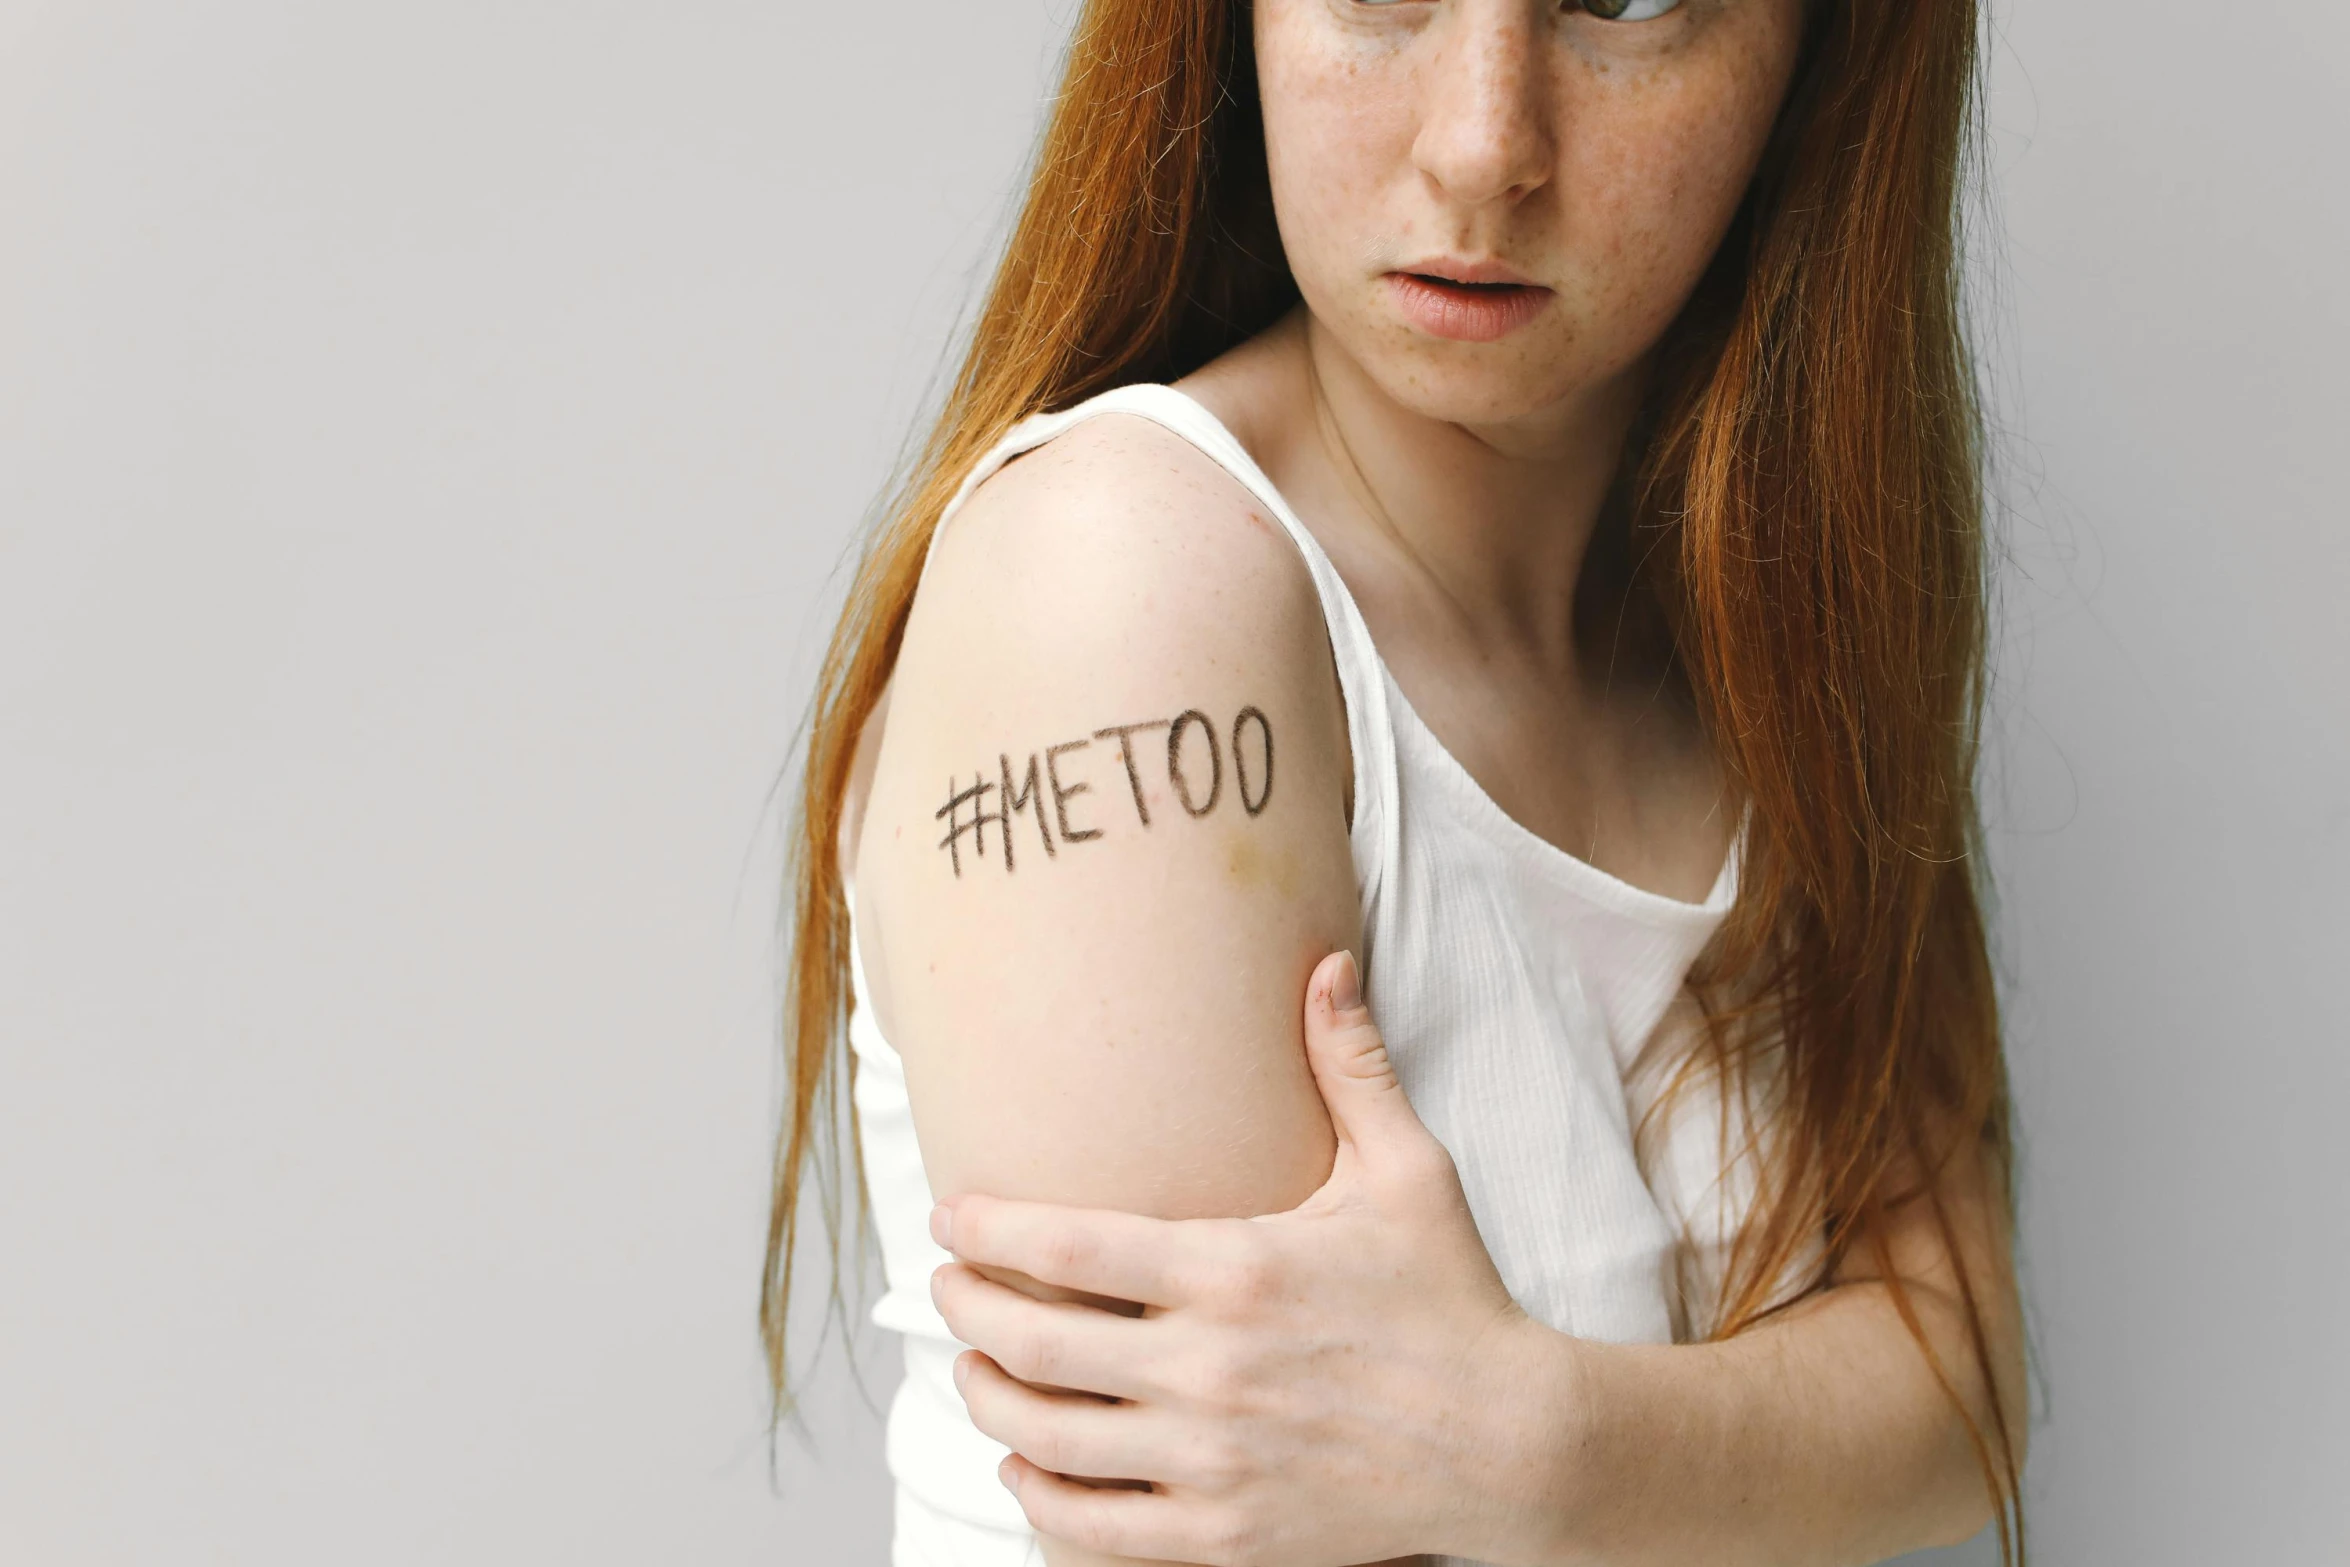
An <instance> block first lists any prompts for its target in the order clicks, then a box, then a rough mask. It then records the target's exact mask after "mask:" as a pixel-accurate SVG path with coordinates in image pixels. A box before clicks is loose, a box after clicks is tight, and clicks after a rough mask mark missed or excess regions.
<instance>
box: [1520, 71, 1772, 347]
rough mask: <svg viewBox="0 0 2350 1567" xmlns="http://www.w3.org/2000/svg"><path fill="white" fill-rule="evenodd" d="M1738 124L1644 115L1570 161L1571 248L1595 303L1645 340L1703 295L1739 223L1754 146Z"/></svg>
mask: <svg viewBox="0 0 2350 1567" xmlns="http://www.w3.org/2000/svg"><path fill="white" fill-rule="evenodd" d="M1755 139H1756V138H1753V137H1751V136H1749V135H1747V134H1746V133H1745V132H1744V131H1743V130H1742V129H1741V128H1740V127H1738V126H1737V124H1736V123H1735V121H1731V122H1729V123H1727V124H1726V123H1725V120H1724V119H1723V118H1721V117H1717V116H1708V115H1700V114H1691V113H1686V112H1667V113H1663V114H1658V115H1655V116H1644V117H1643V118H1642V120H1641V121H1640V122H1638V123H1634V124H1631V125H1627V126H1624V127H1622V128H1621V130H1620V131H1618V132H1616V133H1614V134H1610V135H1608V136H1607V137H1605V138H1597V137H1594V138H1590V139H1588V140H1585V141H1583V142H1581V143H1580V144H1578V145H1577V146H1576V147H1575V149H1574V150H1573V151H1571V152H1570V153H1569V155H1568V159H1567V167H1565V168H1564V169H1562V171H1561V179H1562V181H1563V182H1564V183H1565V185H1566V188H1567V189H1568V190H1569V191H1571V192H1572V193H1573V195H1572V197H1571V198H1570V200H1569V202H1568V207H1569V211H1570V216H1569V218H1568V220H1567V236H1568V240H1567V242H1568V244H1569V245H1570V246H1571V247H1572V248H1573V249H1575V250H1577V251H1579V252H1581V258H1580V261H1581V265H1580V266H1579V267H1578V269H1577V270H1580V271H1581V272H1582V273H1583V280H1584V289H1585V292H1586V295H1587V297H1588V299H1589V301H1590V303H1591V304H1592V305H1594V306H1597V307H1600V308H1601V309H1602V310H1604V311H1605V312H1607V314H1608V315H1609V316H1611V317H1613V318H1614V319H1616V320H1619V321H1621V322H1622V323H1623V325H1624V327H1625V328H1626V329H1627V330H1628V331H1630V332H1633V333H1635V334H1638V335H1641V336H1643V337H1644V338H1645V337H1650V336H1653V335H1654V334H1655V333H1656V332H1658V331H1661V330H1662V329H1663V327H1664V325H1665V324H1666V322H1668V321H1669V320H1670V319H1671V318H1672V316H1673V314H1674V313H1675V312H1676V311H1677V310H1679V308H1680V306H1681V303H1682V301H1683V300H1684V299H1685V298H1686V297H1687V295H1688V293H1689V290H1690V289H1692V288H1693V287H1695V286H1696V282H1697V279H1698V277H1699V276H1700V275H1701V274H1702V273H1703V272H1704V270H1705V267H1706V263H1707V262H1708V261H1709V260H1710V259H1711V258H1712V256H1713V253H1714V249H1715V247H1716V246H1717V245H1718V244H1719V243H1720V241H1721V236H1722V233H1723V231H1724V230H1725V229H1727V227H1728V226H1729V223H1730V220H1731V218H1732V217H1733V216H1734V215H1735V214H1736V212H1737V208H1738V203H1739V201H1740V199H1741V197H1742V196H1743V194H1744V191H1745V186H1746V181H1747V178H1748V176H1749V172H1750V170H1751V167H1752V162H1753V152H1754V147H1753V142H1754V141H1755Z"/></svg>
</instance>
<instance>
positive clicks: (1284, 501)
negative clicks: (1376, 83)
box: [931, 381, 1752, 930]
mask: <svg viewBox="0 0 2350 1567" xmlns="http://www.w3.org/2000/svg"><path fill="white" fill-rule="evenodd" d="M1106 413H1127V414H1134V415H1138V416H1140V417H1142V418H1146V419H1149V420H1150V421H1151V422H1152V423H1154V424H1158V425H1161V426H1163V427H1165V428H1167V429H1168V430H1170V431H1172V432H1173V433H1175V434H1176V435H1179V436H1182V437H1183V438H1184V439H1186V440H1188V441H1190V442H1191V444H1192V445H1194V446H1195V447H1197V448H1199V450H1201V451H1202V452H1204V453H1206V454H1207V455H1208V456H1209V457H1210V458H1211V459H1213V460H1214V461H1215V462H1216V463H1217V465H1218V466H1220V467H1222V468H1223V469H1224V470H1225V471H1226V472H1228V473H1229V474H1231V476H1232V477H1233V478H1234V479H1235V480H1236V481H1238V482H1239V484H1240V486H1241V487H1242V488H1243V489H1245V490H1247V491H1249V492H1250V493H1251V494H1252V495H1254V496H1255V497H1256V498H1257V499H1258V500H1259V501H1260V502H1262V503H1263V504H1264V505H1265V506H1266V507H1267V508H1268V509H1269V510H1271V511H1272V513H1273V515H1274V518H1275V520H1277V521H1278V522H1279V523H1280V524H1281V527H1282V531H1284V532H1285V533H1287V534H1288V535H1289V537H1290V540H1291V542H1292V543H1294V544H1295V545H1296V546H1297V549H1298V551H1299V553H1300V554H1302V555H1304V556H1305V558H1306V564H1307V567H1308V569H1309V571H1310V572H1311V573H1312V574H1313V575H1314V576H1315V578H1316V579H1317V580H1318V582H1320V583H1324V584H1326V585H1327V589H1328V590H1330V595H1331V596H1334V597H1335V598H1336V599H1337V601H1338V602H1337V603H1335V604H1333V603H1329V602H1327V601H1326V602H1325V605H1324V615H1323V619H1324V622H1325V627H1326V629H1327V631H1328V634H1329V636H1330V638H1331V642H1332V651H1333V653H1334V654H1336V655H1337V657H1338V660H1339V663H1340V666H1341V672H1342V674H1344V673H1345V672H1346V668H1347V665H1348V664H1349V663H1350V662H1353V660H1351V659H1350V657H1349V654H1350V652H1354V653H1357V654H1359V656H1360V661H1361V662H1362V663H1366V664H1368V666H1369V668H1370V671H1371V672H1372V673H1374V674H1375V676H1376V679H1377V682H1378V686H1379V688H1380V689H1379V690H1377V691H1375V692H1371V691H1366V692H1361V693H1359V694H1358V693H1356V692H1354V691H1352V690H1350V691H1348V692H1347V693H1346V695H1347V696H1348V698H1349V701H1350V704H1351V703H1352V702H1353V701H1356V700H1378V699H1380V698H1384V704H1383V705H1384V706H1385V707H1386V709H1387V710H1388V712H1389V713H1391V714H1394V715H1396V716H1397V717H1398V718H1400V720H1401V723H1400V725H1398V726H1396V727H1397V728H1399V729H1400V731H1401V732H1400V733H1395V732H1393V731H1392V730H1390V728H1389V726H1388V725H1385V724H1380V725H1376V726H1367V725H1365V724H1364V723H1363V718H1364V717H1366V716H1368V715H1356V714H1352V713H1350V714H1349V715H1348V725H1347V727H1348V733H1349V735H1350V738H1351V739H1352V741H1353V744H1354V745H1355V747H1356V749H1357V750H1358V752H1359V751H1360V750H1361V749H1362V747H1363V746H1364V744H1365V742H1366V740H1384V741H1386V742H1387V743H1389V744H1398V743H1400V744H1404V745H1408V746H1409V747H1410V748H1411V750H1412V752H1413V754H1414V756H1415V758H1416V759H1417V760H1419V761H1421V762H1422V763H1423V764H1424V767H1425V770H1426V772H1427V774H1428V775H1429V776H1430V777H1431V778H1432V779H1434V780H1435V781H1436V782H1437V783H1438V784H1439V785H1440V786H1441V788H1442V789H1443V792H1444V794H1445V796H1446V797H1447V799H1448V800H1449V801H1450V803H1451V804H1452V805H1453V807H1454V808H1455V809H1456V810H1457V811H1458V812H1459V813H1460V815H1461V816H1462V817H1463V818H1464V821H1465V824H1466V825H1468V826H1469V827H1471V828H1472V829H1473V830H1474V831H1475V832H1476V833H1477V835H1478V836H1479V837H1481V838H1483V839H1485V840H1486V841H1487V842H1489V843H1492V844H1494V845H1495V846H1496V847H1497V848H1500V849H1501V850H1503V851H1504V852H1505V853H1506V854H1508V855H1509V857H1510V859H1511V860H1512V862H1513V863H1516V864H1519V865H1521V866H1523V867H1525V868H1527V869H1530V870H1533V871H1536V872H1537V873H1539V874H1541V875H1542V876H1543V878H1544V879H1545V880H1547V881H1550V882H1553V883H1554V884H1556V885H1558V886H1560V887H1562V888H1563V889H1565V890H1567V891H1569V892H1572V893H1574V894H1576V895H1578V896H1580V897H1581V898H1582V899H1583V900H1584V901H1585V902H1587V903H1590V904H1592V905H1594V906H1596V907H1599V908H1603V909H1606V910H1607V911H1609V912H1610V913H1612V914H1615V915H1618V916H1621V917H1624V918H1627V919H1630V920H1633V921H1636V922H1638V923H1640V924H1644V925H1650V926H1659V927H1666V928H1673V929H1682V930H1690V929H1696V928H1700V927H1707V926H1711V925H1714V924H1718V923H1719V922H1720V921H1721V920H1722V918H1723V917H1724V916H1725V915H1726V914H1727V913H1728V912H1729V909H1730V906H1731V904H1732V902H1733V901H1734V900H1735V899H1736V897H1737V890H1738V871H1739V862H1740V860H1741V859H1742V858H1743V856H1744V850H1745V847H1746V834H1747V824H1748V820H1749V818H1750V817H1751V814H1752V813H1751V810H1749V811H1748V812H1745V813H1742V814H1741V816H1740V819H1739V824H1738V830H1737V831H1736V832H1735V833H1734V834H1733V835H1732V837H1731V840H1730V848H1729V851H1728V852H1727V853H1726V854H1725V855H1724V856H1723V857H1722V865H1721V869H1720V870H1719V871H1717V872H1716V873H1715V875H1714V880H1713V885H1712V886H1711V888H1710V889H1709V890H1708V891H1707V893H1706V895H1705V898H1704V899H1703V900H1702V901H1701V902H1696V903H1691V902H1688V901H1686V900H1684V899H1681V898H1674V897H1670V896H1667V895H1666V894H1664V893H1661V892H1651V891H1649V890H1648V889H1647V888H1645V887H1637V886H1634V885H1633V884H1632V883H1630V882H1628V881H1625V880H1624V879H1623V878H1622V877H1620V876H1617V875H1615V874H1613V873H1612V872H1609V871H1605V870H1602V869H1601V868H1600V867H1598V866H1597V865H1594V864H1593V863H1592V862H1591V861H1589V860H1586V859H1584V858H1583V857H1582V856H1580V855H1578V854H1574V853H1572V852H1570V851H1569V850H1566V849H1563V848H1561V847H1560V846H1559V845H1557V844H1555V843H1553V842H1551V841H1550V840H1549V839H1548V838H1545V837H1543V836H1542V835H1541V834H1540V833H1538V832H1536V831H1534V829H1532V828H1531V827H1528V826H1527V825H1525V823H1523V822H1521V821H1519V820H1518V819H1517V818H1516V817H1514V816H1512V815H1511V814H1510V813H1509V812H1508V811H1506V810H1504V809H1503V808H1502V806H1501V803H1500V802H1499V801H1497V800H1495V799H1494V798H1493V796H1492V794H1491V792H1489V791H1488V790H1487V789H1486V787H1485V786H1484V785H1483V784H1481V783H1479V782H1478V781H1477V777H1476V775H1475V774H1474V773H1471V772H1470V771H1469V769H1468V768H1467V766H1466V765H1464V764H1463V763H1462V761H1461V760H1460V758H1459V757H1457V756H1455V755H1454V754H1453V752H1452V748H1451V747H1450V746H1447V745H1446V744H1445V743H1444V741H1443V740H1442V739H1440V738H1439V737H1438V736H1437V734H1436V731H1435V730H1434V729H1432V728H1430V727H1429V725H1428V721H1427V720H1426V719H1425V718H1423V717H1421V716H1420V711H1419V709H1418V708H1417V707H1415V706H1414V705H1413V703H1412V700H1411V698H1410V697H1409V696H1408V695H1406V694H1405V692H1404V689H1403V687H1402V685H1401V684H1400V683H1398V681H1397V680H1396V678H1395V672H1394V671H1393V670H1392V669H1390V668H1389V667H1388V665H1387V659H1386V657H1385V655H1383V654H1382V653H1381V652H1380V651H1379V648H1378V643H1377V639H1376V638H1374V637H1373V636H1372V635H1371V631H1370V626H1369V624H1368V623H1367V622H1366V621H1365V620H1364V619H1363V616H1362V611H1361V609H1360V607H1359V606H1358V605H1357V604H1356V603H1355V599H1354V594H1353V591H1352V590H1351V589H1350V588H1349V587H1348V586H1347V585H1346V582H1345V579H1344V578H1343V577H1341V576H1340V575H1339V572H1338V568H1337V565H1336V564H1335V563H1334V562H1333V561H1332V560H1331V559H1330V556H1329V552H1328V551H1326V550H1324V549H1323V548H1322V543H1321V540H1319V539H1318V538H1316V537H1315V536H1314V531H1313V530H1312V529H1311V528H1309V527H1307V526H1306V523H1305V520H1304V519H1303V518H1302V517H1300V516H1299V515H1298V513H1297V510H1296V508H1295V507H1293V506H1291V505H1290V503H1289V498H1288V497H1287V496H1286V495H1284V494H1283V493H1282V492H1281V489H1280V487H1279V486H1277V485H1276V484H1274V482H1273V480H1272V477H1271V476H1270V475H1268V474H1267V473H1266V472H1265V470H1264V469H1263V468H1262V467H1261V466H1259V464H1258V463H1257V460H1256V458H1255V457H1254V456H1253V455H1251V453H1250V452H1249V450H1248V448H1247V447H1245V446H1243V445H1242V444H1241V442H1240V438H1239V437H1238V436H1236V435H1234V434H1233V433H1232V431H1231V429H1230V428H1229V427H1227V426H1226V425H1225V423H1224V421H1223V420H1222V419H1219V418H1218V417H1217V416H1216V414H1215V412H1214V411H1213V410H1212V409H1210V408H1209V407H1208V406H1207V405H1206V404H1205V403H1203V402H1201V401H1200V400H1199V399H1198V398H1196V397H1194V396H1192V395H1191V394H1190V393H1189V392H1186V391H1184V390H1183V389H1182V388H1181V387H1178V386H1174V385H1171V384H1169V383H1167V382H1162V381H1134V382H1128V383H1127V384H1125V385H1123V386H1116V387H1111V388H1109V389H1108V390H1106V391H1102V392H1097V393H1095V394H1094V395H1093V396H1091V397H1088V398H1086V399H1085V400H1083V401H1082V402H1077V403H1072V404H1070V405H1069V406H1068V407H1066V408H1062V409H1058V410H1054V411H1051V412H1045V413H1038V414H1034V415H1031V416H1030V417H1029V418H1027V419H1025V420H1022V421H1021V422H1020V423H1019V424H1017V425H1015V426H1014V427H1013V428H1012V429H1011V430H1010V431H1008V432H1007V433H1006V434H1005V436H1004V438H1003V439H1002V440H1001V441H999V442H998V443H997V445H996V447H995V448H994V450H993V451H992V452H990V454H989V456H988V457H987V458H985V459H983V460H982V461H981V462H980V463H979V464H978V465H977V466H976V467H975V468H974V469H973V470H972V472H971V473H970V474H969V475H968V476H967V477H966V478H965V480H964V482H963V485H962V487H961V489H960V490H958V492H957V493H956V495H955V498H954V500H953V502H951V503H950V504H949V506H948V508H947V512H946V513H945V515H952V514H953V512H954V511H956V510H958V509H960V507H961V504H962V502H963V501H964V500H965V499H966V498H968V496H969V495H970V493H971V491H972V490H974V489H976V488H977V487H978V485H979V484H980V483H981V482H982V481H984V480H985V479H986V478H987V477H988V476H989V475H991V474H993V473H994V472H995V471H996V470H997V469H998V468H1000V467H1002V466H1003V464H1004V463H1006V462H1008V461H1010V460H1011V459H1012V458H1013V457H1015V456H1018V455H1020V454H1021V453H1023V452H1027V451H1031V450H1033V449H1034V448H1036V447H1037V446H1041V445H1042V444H1044V442H1046V441H1048V440H1050V439H1052V438H1053V437H1054V436H1056V435H1059V434H1061V433H1062V432H1063V431H1065V430H1067V429H1069V428H1070V427H1072V426H1074V425H1076V424H1078V423H1080V422H1082V421H1083V420H1085V419H1087V418H1090V417H1093V416H1096V415H1099V414H1106ZM942 523H943V517H942ZM931 543H932V546H933V547H934V548H935V547H936V544H937V536H936V535H935V534H934V535H933V536H932V540H931ZM1350 638H1351V639H1352V640H1354V641H1356V642H1358V643H1359V644H1360V645H1359V648H1356V649H1351V650H1350V649H1349V648H1348V647H1346V646H1345V645H1344V644H1345V642H1346V641H1347V640H1349V639H1350ZM1355 683H1356V682H1353V681H1342V684H1345V685H1353V684H1355ZM1366 731H1367V732H1366ZM1369 760H1370V759H1368V758H1365V757H1363V756H1361V755H1357V757H1356V758H1355V773H1356V776H1357V779H1358V788H1357V801H1358V809H1359V807H1360V803H1361V801H1362V799H1363V793H1364V791H1363V788H1362V784H1363V783H1364V782H1367V781H1368V778H1367V776H1366V775H1367V774H1375V773H1376V772H1377V771H1378V769H1376V768H1372V767H1367V766H1366V763H1367V762H1368V761H1369Z"/></svg>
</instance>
